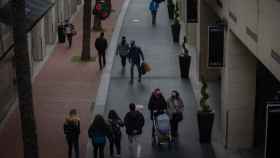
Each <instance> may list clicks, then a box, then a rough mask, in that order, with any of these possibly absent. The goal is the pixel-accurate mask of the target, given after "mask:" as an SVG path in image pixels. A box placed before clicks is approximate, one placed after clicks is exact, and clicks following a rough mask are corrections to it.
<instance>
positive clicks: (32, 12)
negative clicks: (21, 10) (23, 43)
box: [0, 0, 54, 31]
mask: <svg viewBox="0 0 280 158" xmlns="http://www.w3.org/2000/svg"><path fill="white" fill-rule="evenodd" d="M25 3H26V4H25V5H26V7H25V13H26V29H27V31H30V30H31V29H32V28H33V27H34V25H35V24H36V23H37V22H38V21H39V20H40V19H42V17H43V16H44V15H45V14H46V13H47V12H48V10H49V9H50V8H51V7H52V6H53V5H54V3H51V2H50V1H49V0H25ZM12 15H13V14H12V0H10V1H9V2H8V3H6V4H5V5H4V6H2V7H0V22H1V23H4V24H6V25H8V26H12V25H13V20H12V17H13V16H12Z"/></svg>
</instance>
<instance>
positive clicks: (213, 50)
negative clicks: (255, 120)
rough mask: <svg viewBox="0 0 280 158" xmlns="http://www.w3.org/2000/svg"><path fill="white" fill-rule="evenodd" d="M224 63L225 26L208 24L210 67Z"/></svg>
mask: <svg viewBox="0 0 280 158" xmlns="http://www.w3.org/2000/svg"><path fill="white" fill-rule="evenodd" d="M223 65H224V26H223V25H212V26H208V67H222V66H223Z"/></svg>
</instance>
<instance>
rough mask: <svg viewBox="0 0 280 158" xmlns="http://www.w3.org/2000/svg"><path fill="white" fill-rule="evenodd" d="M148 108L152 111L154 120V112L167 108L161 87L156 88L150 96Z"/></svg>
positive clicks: (160, 111)
mask: <svg viewBox="0 0 280 158" xmlns="http://www.w3.org/2000/svg"><path fill="white" fill-rule="evenodd" d="M148 109H149V110H150V112H151V120H153V117H154V112H157V113H162V112H164V111H165V110H166V109H167V103H166V101H165V98H164V96H163V95H162V93H161V91H160V89H159V88H156V89H155V90H154V91H153V92H152V95H151V97H150V100H149V104H148Z"/></svg>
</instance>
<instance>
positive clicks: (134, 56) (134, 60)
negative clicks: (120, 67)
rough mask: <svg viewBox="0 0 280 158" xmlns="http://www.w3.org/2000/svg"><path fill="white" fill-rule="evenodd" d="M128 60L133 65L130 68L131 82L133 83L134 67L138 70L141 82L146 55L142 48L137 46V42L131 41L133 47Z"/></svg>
mask: <svg viewBox="0 0 280 158" xmlns="http://www.w3.org/2000/svg"><path fill="white" fill-rule="evenodd" d="M128 59H129V62H130V64H131V68H130V82H131V83H133V76H134V75H133V73H134V66H136V67H137V70H138V82H141V76H142V73H141V60H142V61H144V54H143V52H142V50H141V48H140V47H138V46H136V44H135V41H131V46H130V49H129V53H128Z"/></svg>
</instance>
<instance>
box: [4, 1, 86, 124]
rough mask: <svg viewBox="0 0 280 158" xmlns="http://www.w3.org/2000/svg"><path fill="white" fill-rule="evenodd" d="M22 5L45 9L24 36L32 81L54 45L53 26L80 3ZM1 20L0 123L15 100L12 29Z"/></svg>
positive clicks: (40, 2)
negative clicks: (26, 38) (25, 37)
mask: <svg viewBox="0 0 280 158" xmlns="http://www.w3.org/2000/svg"><path fill="white" fill-rule="evenodd" d="M8 3H9V0H0V10H1V9H3V8H5V6H6V5H7V4H8ZM26 3H28V4H30V5H31V6H32V5H35V7H37V8H44V9H45V10H42V11H41V12H38V13H36V15H37V16H38V17H36V19H33V20H34V22H33V23H31V24H30V26H31V27H30V28H29V30H28V33H27V37H28V49H29V57H30V64H31V73H32V77H35V75H36V74H37V73H38V71H39V69H40V66H39V65H40V64H42V63H43V61H44V60H46V58H47V57H48V56H49V55H50V54H51V53H52V49H53V48H54V46H55V44H56V42H57V25H58V24H59V23H61V22H63V21H64V20H66V19H69V18H71V17H72V16H73V15H74V13H75V12H76V11H77V7H78V6H79V5H80V4H81V3H82V1H81V0H26ZM36 5H38V6H36ZM27 9H30V12H31V14H32V12H33V9H32V8H27ZM34 14H35V11H34ZM27 17H28V15H27ZM5 18H6V17H4V18H3V17H2V19H1V18H0V76H1V77H0V121H1V120H3V119H4V118H5V116H6V114H7V112H8V111H9V109H10V107H11V106H12V105H13V104H14V103H15V101H16V98H17V97H16V82H15V68H14V66H13V56H14V52H13V35H12V28H11V26H10V25H9V24H7V23H6V22H5ZM32 18H33V17H32ZM3 19H4V20H3Z"/></svg>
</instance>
